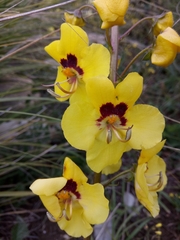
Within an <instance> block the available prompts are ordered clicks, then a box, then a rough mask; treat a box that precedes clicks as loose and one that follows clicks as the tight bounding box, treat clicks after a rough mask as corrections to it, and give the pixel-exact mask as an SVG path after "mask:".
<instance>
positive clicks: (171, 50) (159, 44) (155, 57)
mask: <svg viewBox="0 0 180 240" xmlns="http://www.w3.org/2000/svg"><path fill="white" fill-rule="evenodd" d="M177 51H178V47H177V46H176V45H175V44H174V43H172V42H170V41H168V40H166V39H165V38H164V37H163V36H162V35H161V34H159V35H158V37H157V39H156V45H155V47H154V48H153V51H152V55H151V62H152V64H155V65H157V66H161V67H167V66H168V65H170V64H171V63H172V62H173V61H174V59H175V57H176V54H177Z"/></svg>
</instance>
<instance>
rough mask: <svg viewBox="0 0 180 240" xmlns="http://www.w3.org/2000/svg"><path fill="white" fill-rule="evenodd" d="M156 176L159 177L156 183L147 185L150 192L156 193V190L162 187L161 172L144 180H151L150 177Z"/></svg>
mask: <svg viewBox="0 0 180 240" xmlns="http://www.w3.org/2000/svg"><path fill="white" fill-rule="evenodd" d="M156 176H159V178H158V180H157V182H155V183H153V184H150V183H148V184H147V185H148V187H149V190H150V191H157V190H159V189H160V188H161V187H162V185H163V174H162V172H159V173H158V174H156V175H152V176H146V178H152V177H156Z"/></svg>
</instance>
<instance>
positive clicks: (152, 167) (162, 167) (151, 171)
mask: <svg viewBox="0 0 180 240" xmlns="http://www.w3.org/2000/svg"><path fill="white" fill-rule="evenodd" d="M165 172H166V164H165V162H164V160H163V159H162V158H160V157H159V156H157V155H155V156H154V157H152V158H151V159H150V160H149V161H148V169H147V172H146V177H148V176H149V177H148V178H147V180H148V183H150V184H155V183H158V181H159V184H160V187H158V189H157V190H156V192H159V191H161V190H163V188H164V187H165V186H166V184H167V176H166V173H165ZM159 173H161V175H162V177H160V176H159ZM159 184H157V185H159ZM155 187H156V186H155Z"/></svg>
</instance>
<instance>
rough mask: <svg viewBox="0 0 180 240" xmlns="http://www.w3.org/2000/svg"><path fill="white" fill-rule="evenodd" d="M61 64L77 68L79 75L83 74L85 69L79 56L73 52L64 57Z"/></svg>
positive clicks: (65, 67)
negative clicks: (79, 62) (80, 65)
mask: <svg viewBox="0 0 180 240" xmlns="http://www.w3.org/2000/svg"><path fill="white" fill-rule="evenodd" d="M60 64H61V66H62V67H63V68H64V69H73V70H75V71H76V72H77V73H78V74H79V75H83V74H84V71H83V69H82V68H81V67H79V66H78V65H77V64H78V61H77V57H76V56H75V55H73V54H71V53H70V54H67V59H65V58H62V59H61V60H60Z"/></svg>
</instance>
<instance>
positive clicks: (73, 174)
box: [63, 157, 88, 184]
mask: <svg viewBox="0 0 180 240" xmlns="http://www.w3.org/2000/svg"><path fill="white" fill-rule="evenodd" d="M63 176H64V177H65V178H66V179H73V181H75V182H76V183H77V184H81V183H84V182H87V180H88V179H87V177H86V176H85V175H84V173H83V172H82V171H81V169H80V168H79V167H78V166H77V165H76V164H75V163H74V162H73V161H72V160H71V159H70V158H68V157H66V158H65V160H64V166H63Z"/></svg>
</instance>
